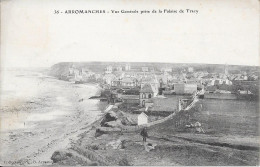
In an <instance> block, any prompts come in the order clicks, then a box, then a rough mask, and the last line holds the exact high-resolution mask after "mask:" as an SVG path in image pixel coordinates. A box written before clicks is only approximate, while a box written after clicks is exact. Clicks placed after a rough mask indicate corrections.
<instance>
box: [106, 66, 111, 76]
mask: <svg viewBox="0 0 260 167" xmlns="http://www.w3.org/2000/svg"><path fill="white" fill-rule="evenodd" d="M112 72H113V67H112V66H107V67H106V69H105V73H106V74H110V73H112Z"/></svg>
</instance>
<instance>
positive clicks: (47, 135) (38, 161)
mask: <svg viewBox="0 0 260 167" xmlns="http://www.w3.org/2000/svg"><path fill="white" fill-rule="evenodd" d="M43 80H44V82H45V83H44V84H47V85H48V86H46V85H44V86H46V87H47V89H46V90H44V91H42V92H40V94H39V95H37V96H35V97H33V98H32V99H30V100H27V101H25V102H24V103H23V104H22V105H21V106H19V107H18V108H17V107H16V106H15V108H14V109H15V111H13V110H14V109H13V108H12V107H11V108H8V107H7V110H5V112H4V114H5V115H2V119H5V120H7V119H8V117H9V118H10V119H9V122H10V121H11V122H13V123H18V122H21V124H20V123H18V124H19V126H18V125H14V126H15V128H13V129H7V130H6V131H1V132H0V133H1V134H3V135H1V141H2V142H1V143H2V144H1V145H0V146H1V150H2V151H1V154H2V155H1V159H0V162H1V165H10V164H13V165H18V164H19V165H51V164H52V161H51V160H50V158H51V155H52V153H53V152H54V151H55V150H57V149H60V148H67V147H69V146H70V145H71V143H72V142H74V141H76V140H77V138H78V136H79V135H80V134H82V133H84V131H85V129H88V128H91V126H92V124H93V123H94V122H96V121H97V120H98V119H100V118H101V115H102V108H104V106H103V105H104V104H101V103H100V102H99V101H96V100H91V99H85V98H84V101H83V102H79V101H78V100H79V99H81V98H82V97H85V96H87V97H88V96H89V97H91V96H93V95H96V94H98V92H99V91H100V88H99V86H98V85H96V84H84V86H78V85H77V84H71V83H69V82H66V81H60V80H58V79H56V78H48V77H46V78H44V79H43ZM55 83H57V84H55ZM49 86H51V87H50V89H48V88H49ZM52 87H53V88H52ZM64 88H65V89H64ZM45 91H46V92H45ZM39 99H40V100H39ZM43 99H44V100H45V101H42V100H43ZM1 107H3V106H1ZM93 111H97V112H95V114H93ZM14 115H17V118H18V120H14V118H15V116H14ZM22 115H23V116H22ZM86 117H87V118H88V119H86ZM23 120H28V121H27V122H26V123H23V122H22V121H23ZM7 121H8V120H7ZM6 125H8V124H6ZM20 126H21V127H20ZM24 126H25V127H24ZM51 127H52V128H51ZM2 128H3V127H2ZM62 136H63V137H62ZM37 143H38V144H37ZM13 152H16V154H15V155H13V154H12V153H13ZM11 154H12V156H11ZM9 155H10V156H9ZM12 162H13V163H12Z"/></svg>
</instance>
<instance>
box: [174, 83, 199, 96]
mask: <svg viewBox="0 0 260 167" xmlns="http://www.w3.org/2000/svg"><path fill="white" fill-rule="evenodd" d="M174 91H175V93H176V94H193V93H194V92H196V91H197V84H184V83H177V84H174Z"/></svg>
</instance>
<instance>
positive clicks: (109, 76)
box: [103, 74, 116, 86]
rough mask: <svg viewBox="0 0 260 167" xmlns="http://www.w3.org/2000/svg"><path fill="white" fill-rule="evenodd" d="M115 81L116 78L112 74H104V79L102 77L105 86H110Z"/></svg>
mask: <svg viewBox="0 0 260 167" xmlns="http://www.w3.org/2000/svg"><path fill="white" fill-rule="evenodd" d="M115 79H116V76H115V75H114V74H106V75H105V76H104V77H103V81H104V83H105V84H108V85H110V86H111V84H112V81H114V80H115Z"/></svg>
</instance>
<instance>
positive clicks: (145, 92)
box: [139, 84, 158, 107]
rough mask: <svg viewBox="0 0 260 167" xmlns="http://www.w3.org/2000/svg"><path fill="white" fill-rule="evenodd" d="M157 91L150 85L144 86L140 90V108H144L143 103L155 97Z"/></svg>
mask: <svg viewBox="0 0 260 167" xmlns="http://www.w3.org/2000/svg"><path fill="white" fill-rule="evenodd" d="M157 94H158V90H156V88H155V87H153V86H152V85H151V84H145V85H144V86H143V87H142V88H141V90H140V97H139V98H140V106H142V107H144V106H145V103H146V102H147V101H148V100H149V99H151V98H152V97H155V96H157Z"/></svg>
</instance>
